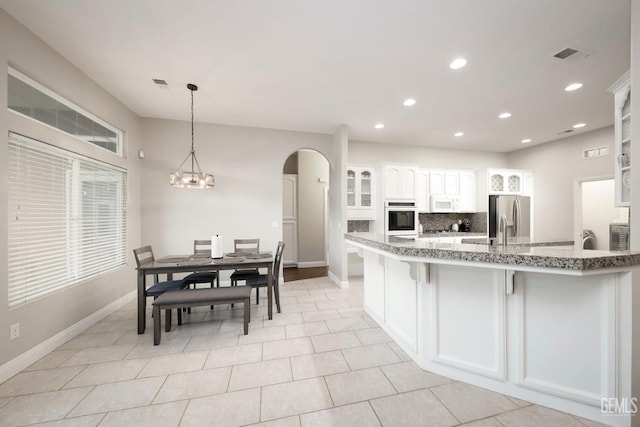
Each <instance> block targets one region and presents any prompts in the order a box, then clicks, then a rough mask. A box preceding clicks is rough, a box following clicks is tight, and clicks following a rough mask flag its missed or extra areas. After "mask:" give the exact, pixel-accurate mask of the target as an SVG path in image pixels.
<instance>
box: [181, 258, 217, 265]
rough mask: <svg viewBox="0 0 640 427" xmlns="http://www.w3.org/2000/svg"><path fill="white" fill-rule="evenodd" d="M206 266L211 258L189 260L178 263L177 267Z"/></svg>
mask: <svg viewBox="0 0 640 427" xmlns="http://www.w3.org/2000/svg"><path fill="white" fill-rule="evenodd" d="M206 264H211V258H191V259H187V260H185V261H182V262H179V263H178V265H206Z"/></svg>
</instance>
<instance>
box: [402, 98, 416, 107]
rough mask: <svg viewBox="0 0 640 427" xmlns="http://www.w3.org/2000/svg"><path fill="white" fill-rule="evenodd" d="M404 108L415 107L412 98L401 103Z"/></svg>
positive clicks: (414, 101)
mask: <svg viewBox="0 0 640 427" xmlns="http://www.w3.org/2000/svg"><path fill="white" fill-rule="evenodd" d="M403 104H404V106H405V107H411V106H412V105H416V100H415V99H413V98H408V99H405V100H404V102H403Z"/></svg>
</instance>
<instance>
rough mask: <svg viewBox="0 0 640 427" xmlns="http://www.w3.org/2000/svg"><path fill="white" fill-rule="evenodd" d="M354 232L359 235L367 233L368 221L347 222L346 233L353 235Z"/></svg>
mask: <svg viewBox="0 0 640 427" xmlns="http://www.w3.org/2000/svg"><path fill="white" fill-rule="evenodd" d="M354 231H357V232H359V233H368V232H369V221H355V220H349V221H347V232H349V233H353V232H354Z"/></svg>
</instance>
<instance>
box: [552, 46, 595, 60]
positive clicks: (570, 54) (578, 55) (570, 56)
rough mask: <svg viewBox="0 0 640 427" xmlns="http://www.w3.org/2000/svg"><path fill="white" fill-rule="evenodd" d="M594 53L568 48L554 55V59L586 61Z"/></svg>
mask: <svg viewBox="0 0 640 427" xmlns="http://www.w3.org/2000/svg"><path fill="white" fill-rule="evenodd" d="M591 53H592V52H589V51H586V50H584V49H578V48H575V47H567V48H565V49H562V50H561V51H560V52H558V53H556V54H555V55H553V57H554V58H558V59H563V60H575V59H585V58H588V57H589V56H590V55H591Z"/></svg>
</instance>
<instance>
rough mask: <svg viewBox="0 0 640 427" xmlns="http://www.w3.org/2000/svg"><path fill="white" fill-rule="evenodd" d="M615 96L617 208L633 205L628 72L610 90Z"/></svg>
mask: <svg viewBox="0 0 640 427" xmlns="http://www.w3.org/2000/svg"><path fill="white" fill-rule="evenodd" d="M609 92H612V93H613V94H614V106H615V111H614V126H615V137H614V139H615V147H616V161H615V163H614V165H615V166H614V176H615V182H616V206H621V207H622V206H629V205H630V203H631V79H630V75H629V72H628V71H627V72H626V73H625V74H624V75H623V76H622V77H620V79H618V81H617V82H615V83H614V84H613V85H612V86H611V87H610V88H609Z"/></svg>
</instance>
